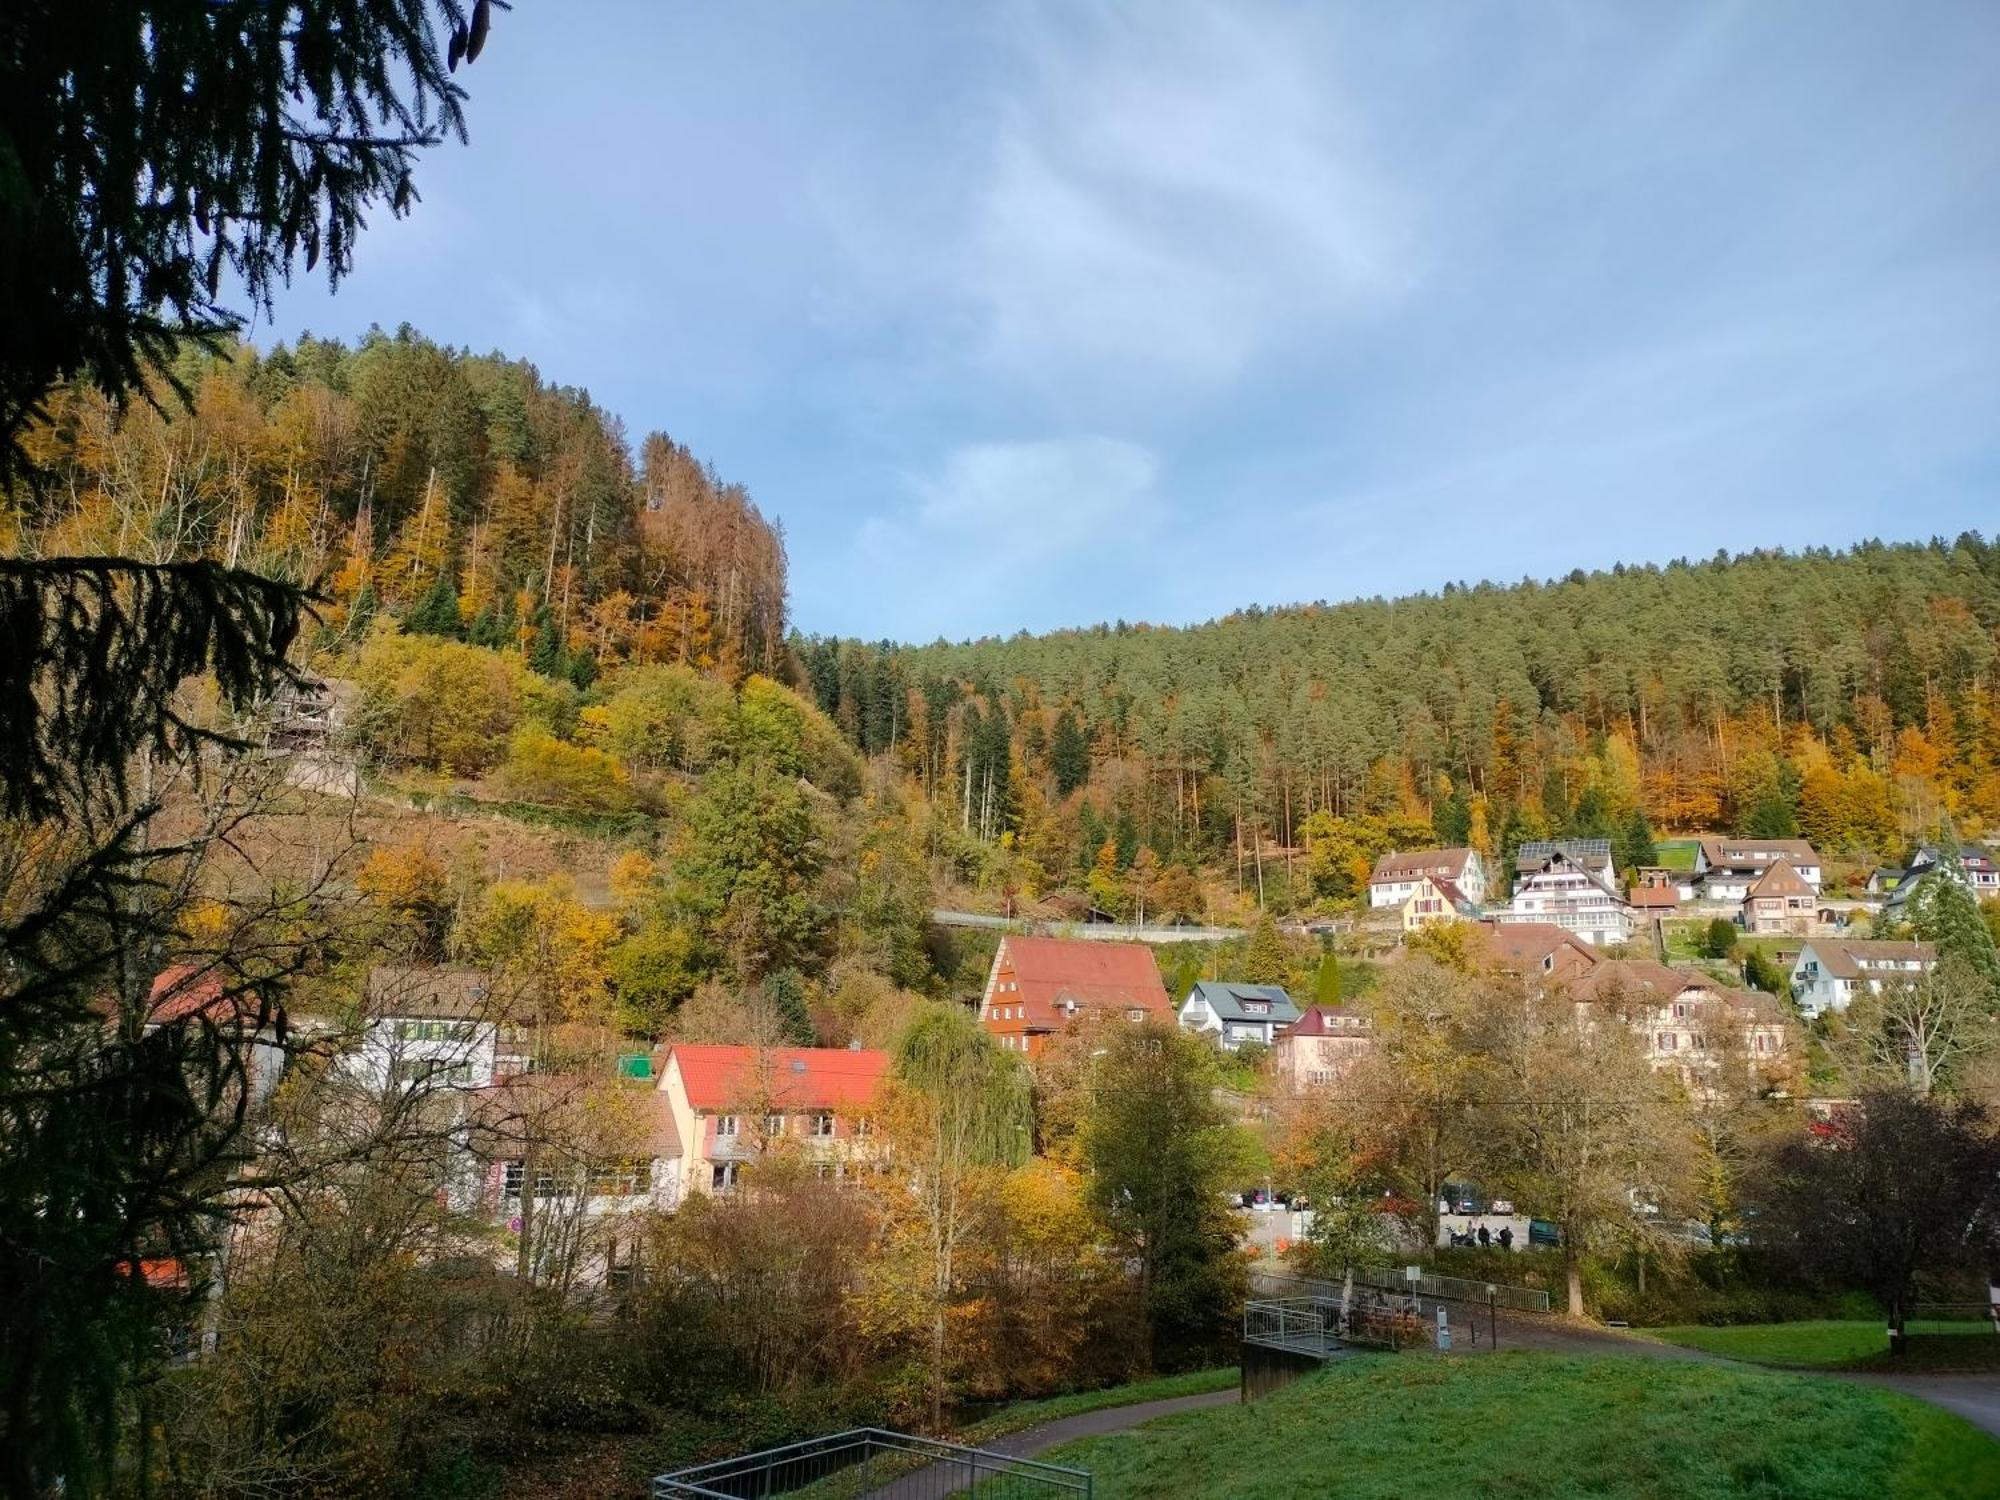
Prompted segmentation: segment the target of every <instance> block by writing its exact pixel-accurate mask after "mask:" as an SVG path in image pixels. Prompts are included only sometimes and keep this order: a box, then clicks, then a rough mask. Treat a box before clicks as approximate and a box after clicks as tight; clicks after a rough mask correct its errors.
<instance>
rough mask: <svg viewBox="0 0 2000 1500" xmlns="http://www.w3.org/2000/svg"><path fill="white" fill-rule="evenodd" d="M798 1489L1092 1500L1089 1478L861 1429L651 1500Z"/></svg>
mask: <svg viewBox="0 0 2000 1500" xmlns="http://www.w3.org/2000/svg"><path fill="white" fill-rule="evenodd" d="M800 1491H809V1492H810V1496H811V1500H846V1497H850V1496H859V1495H867V1494H874V1493H880V1494H882V1495H884V1496H893V1497H895V1500H942V1497H944V1496H947V1495H973V1496H978V1497H980V1500H1013V1497H1016V1496H1019V1497H1024V1500H1032V1497H1038V1496H1044V1495H1081V1496H1083V1497H1084V1500H1090V1474H1089V1472H1088V1471H1087V1470H1084V1469H1069V1468H1064V1467H1062V1466H1061V1465H1059V1464H1045V1463H1038V1462H1037V1461H1035V1460H1034V1459H1031V1458H1014V1457H1012V1456H1010V1455H1008V1454H1005V1453H993V1452H990V1451H988V1450H986V1449H984V1448H965V1447H961V1446H960V1445H958V1444H957V1443H944V1442H939V1441H937V1440H936V1439H934V1438H924V1437H912V1436H911V1435H910V1434H908V1433H903V1432H890V1431H888V1430H887V1429H885V1428H881V1427H856V1428H854V1429H852V1430H851V1431H848V1432H835V1433H829V1434H827V1435H826V1436H825V1437H816V1438H807V1439H806V1440H805V1441H803V1442H798V1443H787V1444H785V1445H784V1446H783V1447H779V1448H766V1449H763V1450H762V1451H761V1452H757V1453H745V1454H742V1455H739V1456H738V1457H736V1458H724V1459H718V1460H716V1461H715V1462H713V1463H706V1464H697V1465H696V1466H694V1467H693V1468H689V1469H680V1470H677V1471H676V1472H674V1473H672V1474H661V1475H659V1476H657V1477H656V1478H655V1479H654V1480H653V1500H763V1497H766V1496H773V1495H790V1494H794V1493H797V1492H800Z"/></svg>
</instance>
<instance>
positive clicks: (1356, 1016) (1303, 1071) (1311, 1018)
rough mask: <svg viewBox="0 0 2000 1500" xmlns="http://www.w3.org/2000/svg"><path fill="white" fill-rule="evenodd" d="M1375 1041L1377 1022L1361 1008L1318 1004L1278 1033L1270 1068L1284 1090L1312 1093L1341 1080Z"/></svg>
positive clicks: (1272, 1047) (1273, 1045)
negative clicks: (1375, 1023)
mask: <svg viewBox="0 0 2000 1500" xmlns="http://www.w3.org/2000/svg"><path fill="white" fill-rule="evenodd" d="M1374 1044H1375V1038H1374V1023H1373V1022H1371V1021H1370V1020H1369V1019H1368V1017H1367V1016H1366V1015H1364V1014H1363V1013H1362V1012H1361V1011H1359V1010H1356V1009H1354V1008H1353V1007H1351V1006H1345V1005H1338V1006H1335V1005H1315V1006H1312V1007H1310V1008H1309V1009H1308V1010H1307V1011H1306V1012H1305V1014H1304V1015H1302V1016H1300V1017H1299V1018H1298V1020H1297V1021H1295V1022H1293V1023H1292V1024H1291V1025H1290V1026H1287V1027H1286V1028H1285V1029H1284V1030H1283V1031H1281V1032H1279V1033H1278V1037H1277V1040H1276V1041H1275V1042H1273V1043H1272V1046H1271V1068H1272V1071H1273V1073H1274V1075H1275V1076H1276V1077H1277V1079H1278V1081H1279V1083H1280V1085H1281V1086H1282V1088H1283V1090H1284V1092H1286V1093H1290V1094H1309V1093H1312V1092H1315V1091H1316V1090H1320V1089H1327V1088H1331V1087H1333V1086H1334V1085H1335V1084H1337V1083H1338V1082H1340V1080H1341V1079H1342V1078H1343V1077H1345V1076H1346V1074H1347V1073H1348V1071H1349V1070H1350V1069H1351V1068H1353V1066H1354V1065H1355V1064H1356V1063H1357V1062H1359V1061H1360V1060H1361V1059H1362V1058H1363V1057H1366V1056H1367V1055H1368V1051H1369V1049H1370V1048H1371V1047H1373V1046H1374Z"/></svg>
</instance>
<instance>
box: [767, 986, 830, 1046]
mask: <svg viewBox="0 0 2000 1500" xmlns="http://www.w3.org/2000/svg"><path fill="white" fill-rule="evenodd" d="M763 991H764V998H765V1000H767V1001H768V1002H769V1003H770V1006H771V1008H772V1010H774V1011H776V1012H777V1016H778V1024H779V1025H780V1026H781V1027H782V1028H783V1029H784V1033H785V1040H786V1041H787V1042H789V1043H790V1044H791V1045H792V1046H794V1047H811V1046H813V1045H815V1044H816V1043H817V1041H818V1036H817V1034H816V1033H815V1032H814V1030H813V1023H812V1016H811V1015H810V1014H809V1013H808V1011H807V1010H806V984H805V980H804V979H803V978H801V977H800V975H799V971H798V970H797V969H775V970H773V971H772V972H771V973H769V974H766V975H765V976H764V984H763Z"/></svg>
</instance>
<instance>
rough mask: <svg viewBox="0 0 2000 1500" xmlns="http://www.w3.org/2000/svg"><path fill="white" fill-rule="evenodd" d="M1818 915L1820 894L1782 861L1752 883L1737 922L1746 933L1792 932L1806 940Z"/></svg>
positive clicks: (1745, 895)
mask: <svg viewBox="0 0 2000 1500" xmlns="http://www.w3.org/2000/svg"><path fill="white" fill-rule="evenodd" d="M1818 914H1819V892H1818V891H1817V890H1816V889H1814V888H1813V886H1811V885H1810V884H1808V883H1807V881H1806V880H1805V878H1804V877H1803V876H1801V875H1800V874H1799V873H1798V871H1796V870H1794V869H1793V868H1792V866H1791V862H1790V861H1788V860H1784V859H1780V860H1778V861H1777V862H1776V863H1775V864H1773V865H1771V866H1770V867H1769V868H1768V869H1766V870H1765V871H1764V873H1763V874H1761V875H1759V876H1758V877H1757V878H1756V879H1755V880H1754V881H1752V882H1751V884H1750V888H1749V889H1748V890H1747V891H1745V892H1744V894H1743V905H1742V908H1741V910H1740V911H1739V913H1738V915H1737V921H1738V923H1739V924H1741V926H1742V928H1743V930H1744V931H1745V932H1750V933H1772V932H1789V933H1791V934H1793V935H1794V936H1796V937H1803V936H1804V935H1805V934H1806V933H1808V932H1810V931H1811V930H1812V926H1813V923H1814V922H1815V921H1816V920H1817V918H1818Z"/></svg>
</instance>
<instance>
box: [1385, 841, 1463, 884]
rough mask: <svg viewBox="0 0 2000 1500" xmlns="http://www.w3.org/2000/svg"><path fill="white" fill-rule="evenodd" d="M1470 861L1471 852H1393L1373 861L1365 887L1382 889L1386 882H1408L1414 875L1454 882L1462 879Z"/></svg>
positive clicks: (1414, 850)
mask: <svg viewBox="0 0 2000 1500" xmlns="http://www.w3.org/2000/svg"><path fill="white" fill-rule="evenodd" d="M1472 858H1473V854H1472V851H1471V850H1470V849H1412V850H1410V851H1408V852H1407V853H1402V854H1398V853H1396V852H1395V851H1393V850H1392V851H1390V852H1389V853H1387V854H1385V855H1383V856H1382V857H1381V858H1380V859H1378V860H1376V861H1375V869H1374V872H1373V873H1372V874H1370V875H1369V877H1368V883H1369V884H1370V885H1382V884H1386V883H1387V882H1389V881H1401V880H1409V879H1411V878H1412V877H1414V876H1417V875H1432V876H1438V877H1442V878H1443V879H1445V880H1453V881H1455V880H1458V879H1461V878H1462V877H1463V876H1464V874H1465V867H1466V866H1467V865H1469V864H1471V863H1472Z"/></svg>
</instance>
